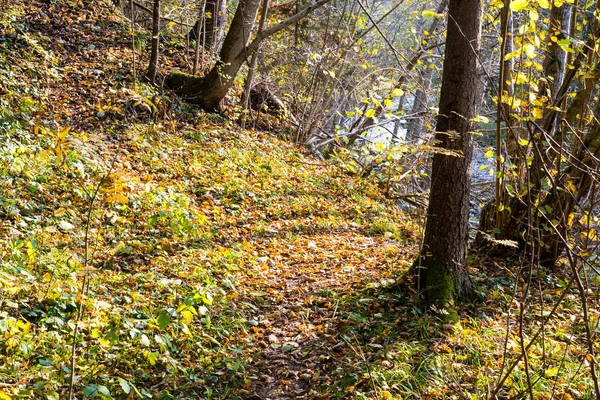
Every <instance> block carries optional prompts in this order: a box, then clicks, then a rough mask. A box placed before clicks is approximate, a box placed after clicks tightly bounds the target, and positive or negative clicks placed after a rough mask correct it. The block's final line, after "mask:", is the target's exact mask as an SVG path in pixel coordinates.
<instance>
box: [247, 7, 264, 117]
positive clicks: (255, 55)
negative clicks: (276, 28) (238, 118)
mask: <svg viewBox="0 0 600 400" xmlns="http://www.w3.org/2000/svg"><path fill="white" fill-rule="evenodd" d="M268 12H269V0H263V5H262V12H261V14H260V21H259V23H258V32H259V33H260V32H262V31H263V30H264V27H265V21H266V20H267V13H268ZM257 60H258V50H256V51H255V52H254V53H253V54H252V60H251V61H250V65H249V66H248V75H247V76H246V80H245V82H244V91H243V93H242V99H241V106H242V108H243V109H244V110H247V109H248V108H249V107H248V104H249V103H248V101H249V99H250V89H251V88H252V81H253V80H254V72H255V70H256V62H257Z"/></svg>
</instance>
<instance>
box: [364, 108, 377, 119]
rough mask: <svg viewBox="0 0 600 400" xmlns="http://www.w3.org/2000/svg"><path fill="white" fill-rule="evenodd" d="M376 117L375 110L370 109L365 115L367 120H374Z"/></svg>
mask: <svg viewBox="0 0 600 400" xmlns="http://www.w3.org/2000/svg"><path fill="white" fill-rule="evenodd" d="M374 115H375V109H374V108H370V109H368V110H367V112H366V113H365V117H367V118H373V116H374Z"/></svg>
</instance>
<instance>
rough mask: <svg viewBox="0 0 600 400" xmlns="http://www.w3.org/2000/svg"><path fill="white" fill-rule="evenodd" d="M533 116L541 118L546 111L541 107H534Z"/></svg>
mask: <svg viewBox="0 0 600 400" xmlns="http://www.w3.org/2000/svg"><path fill="white" fill-rule="evenodd" d="M531 116H532V117H533V118H535V119H541V118H542V117H543V116H544V112H543V111H542V109H541V108H537V107H536V108H534V109H533V110H531Z"/></svg>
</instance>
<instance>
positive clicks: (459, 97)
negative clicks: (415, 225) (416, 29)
mask: <svg viewBox="0 0 600 400" xmlns="http://www.w3.org/2000/svg"><path fill="white" fill-rule="evenodd" d="M481 18H482V0H450V4H449V9H448V32H447V39H446V50H445V55H444V67H443V76H442V88H441V94H440V106H439V116H438V120H437V126H436V132H437V134H436V141H437V144H436V147H437V148H438V151H437V152H436V153H435V155H434V157H433V169H432V185H431V191H430V194H429V207H428V210H427V224H426V227H425V238H424V243H423V249H422V252H421V254H420V257H419V258H418V259H417V260H416V262H415V266H414V273H415V274H416V279H415V282H416V284H417V288H418V291H419V292H420V294H422V295H423V297H424V299H425V303H426V304H428V305H435V306H437V307H443V308H447V307H449V308H450V310H452V305H453V304H454V301H455V300H460V299H462V298H465V297H468V295H469V294H470V292H471V289H472V288H471V286H472V285H471V280H470V278H469V276H468V274H467V272H466V270H465V268H464V267H465V262H466V254H467V241H468V229H469V189H470V183H471V172H470V167H471V157H472V152H473V138H472V135H471V132H472V130H473V122H472V121H473V117H474V116H475V114H476V107H477V102H478V99H479V98H480V97H479V90H480V89H479V88H480V86H479V79H478V78H479V76H478V68H477V56H478V52H479V46H480V41H481ZM451 153H453V154H451Z"/></svg>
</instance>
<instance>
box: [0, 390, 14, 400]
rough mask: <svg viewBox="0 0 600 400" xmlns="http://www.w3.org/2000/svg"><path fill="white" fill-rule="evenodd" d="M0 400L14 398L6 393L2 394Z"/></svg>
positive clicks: (0, 393)
mask: <svg viewBox="0 0 600 400" xmlns="http://www.w3.org/2000/svg"><path fill="white" fill-rule="evenodd" d="M0 400H12V398H11V397H10V396H9V395H7V394H6V393H4V392H0Z"/></svg>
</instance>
